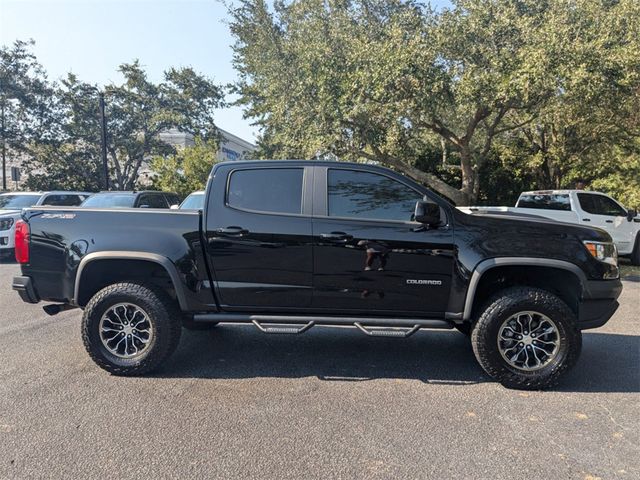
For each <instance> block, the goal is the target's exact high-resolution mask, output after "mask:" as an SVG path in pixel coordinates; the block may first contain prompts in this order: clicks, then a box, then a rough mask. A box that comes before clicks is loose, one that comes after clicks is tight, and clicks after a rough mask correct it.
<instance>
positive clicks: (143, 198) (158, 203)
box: [138, 193, 168, 208]
mask: <svg viewBox="0 0 640 480" xmlns="http://www.w3.org/2000/svg"><path fill="white" fill-rule="evenodd" d="M167 206H168V205H167V201H166V200H165V199H164V195H162V194H161V193H144V194H142V195H140V200H139V201H138V207H144V208H167Z"/></svg>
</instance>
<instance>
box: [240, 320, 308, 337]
mask: <svg viewBox="0 0 640 480" xmlns="http://www.w3.org/2000/svg"><path fill="white" fill-rule="evenodd" d="M251 323H253V324H254V325H255V326H256V327H258V330H260V331H261V332H262V333H290V334H294V335H296V334H299V333H304V332H306V331H307V330H309V329H310V328H311V327H313V326H314V325H315V322H309V323H307V324H306V325H303V326H302V327H299V328H296V327H279V326H276V327H265V326H263V325H262V324H261V323H260V322H258V321H257V320H252V322H251Z"/></svg>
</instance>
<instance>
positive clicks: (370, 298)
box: [13, 161, 622, 389]
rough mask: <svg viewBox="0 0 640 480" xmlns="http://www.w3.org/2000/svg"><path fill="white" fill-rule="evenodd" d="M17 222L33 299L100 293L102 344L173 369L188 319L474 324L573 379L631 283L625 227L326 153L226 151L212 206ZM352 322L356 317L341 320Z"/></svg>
mask: <svg viewBox="0 0 640 480" xmlns="http://www.w3.org/2000/svg"><path fill="white" fill-rule="evenodd" d="M22 217H23V221H20V222H18V224H17V228H16V258H17V260H18V262H19V263H20V264H21V268H22V275H21V276H18V277H15V278H14V280H13V288H14V289H15V290H17V291H18V293H19V294H20V296H21V297H22V299H23V300H24V301H26V302H31V303H36V302H40V301H46V302H55V303H54V304H50V305H47V306H46V307H45V310H46V311H47V312H48V313H49V314H55V313H57V312H59V311H61V310H66V309H69V308H76V307H79V308H82V309H83V310H84V316H83V320H82V336H83V339H84V344H85V346H86V349H87V351H88V352H89V355H90V356H91V358H92V359H93V360H94V361H95V362H96V363H97V364H98V365H99V366H100V367H102V368H104V369H105V370H107V371H109V372H111V373H113V374H116V375H140V374H144V373H147V372H149V371H151V370H152V369H154V368H156V367H158V366H159V365H160V364H161V363H162V362H163V361H164V360H166V359H167V358H168V357H169V356H170V355H171V353H172V352H173V351H174V349H175V348H176V346H177V345H178V342H179V339H180V333H181V329H182V327H186V328H192V329H206V328H210V327H212V326H213V325H215V324H217V323H218V322H225V323H231V324H233V323H235V324H238V323H240V324H242V323H253V324H255V326H256V327H257V328H259V329H260V330H261V331H263V332H265V333H293V334H300V333H303V332H305V331H307V330H309V329H310V328H312V327H315V326H354V327H356V328H358V329H360V330H361V331H362V332H363V333H365V334H367V335H371V336H385V337H389V336H394V337H408V336H409V335H412V334H413V333H415V332H416V331H418V330H420V329H423V328H426V329H453V328H456V329H458V330H459V331H461V332H462V333H464V334H466V335H469V336H470V338H471V343H472V346H473V350H474V352H475V355H476V357H477V359H478V361H479V363H480V365H481V366H482V368H483V369H484V370H485V371H486V372H487V373H488V374H489V375H490V376H492V377H493V378H495V379H497V380H499V381H500V382H501V383H502V384H504V385H505V386H509V387H514V388H524V389H538V388H544V387H548V386H551V385H553V384H555V382H556V381H557V380H558V378H559V377H560V376H561V375H562V374H563V373H564V372H565V371H566V370H567V369H569V368H570V367H571V366H573V365H574V364H575V363H576V361H577V359H578V356H579V354H580V349H581V338H582V337H581V330H584V329H588V328H596V327H599V326H601V325H603V324H604V323H605V322H607V320H608V319H609V318H610V317H611V316H612V315H613V313H614V312H615V310H616V308H617V306H618V303H617V301H616V299H617V298H618V296H619V295H620V292H621V290H622V284H621V282H620V280H619V272H618V266H617V252H616V249H615V246H614V245H613V244H612V242H611V238H610V237H609V235H608V234H607V233H606V232H604V231H602V230H598V229H595V228H585V227H578V226H575V225H568V224H562V223H558V222H553V221H548V220H544V219H536V218H532V217H526V218H518V217H504V216H503V217H500V216H495V217H494V216H491V215H483V216H472V215H467V214H465V213H463V212H461V211H459V210H457V209H456V208H455V207H454V206H452V205H451V204H449V203H448V202H447V201H445V200H443V199H441V198H440V197H438V196H437V195H435V194H433V193H432V192H430V191H429V190H428V189H426V188H425V187H423V186H421V185H419V184H417V183H415V182H413V181H411V180H410V179H408V178H406V177H405V176H403V175H400V174H397V173H394V172H393V171H390V170H387V169H384V168H380V167H376V166H371V165H363V164H350V163H338V162H321V161H252V162H230V163H221V164H218V165H216V166H215V167H214V168H213V171H212V173H211V176H210V179H209V182H208V185H207V191H206V201H205V206H204V209H203V210H202V211H191V212H190V211H167V210H164V211H163V210H154V209H144V210H140V209H108V210H107V209H90V208H84V209H78V208H46V207H37V208H28V209H25V210H24V211H23V212H22ZM337 331H338V332H340V331H341V330H339V329H338V330H337Z"/></svg>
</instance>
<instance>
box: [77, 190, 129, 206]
mask: <svg viewBox="0 0 640 480" xmlns="http://www.w3.org/2000/svg"><path fill="white" fill-rule="evenodd" d="M135 198H136V197H135V195H134V194H132V193H98V194H96V195H92V196H91V197H89V198H87V199H86V200H85V201H84V203H83V204H82V206H83V207H93V208H118V207H126V208H129V207H133V201H134V200H135Z"/></svg>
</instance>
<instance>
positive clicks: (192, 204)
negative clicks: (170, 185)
mask: <svg viewBox="0 0 640 480" xmlns="http://www.w3.org/2000/svg"><path fill="white" fill-rule="evenodd" d="M203 207H204V193H192V194H191V195H189V196H188V197H187V198H186V199H185V200H184V202H182V205H180V208H181V209H185V210H202V208H203Z"/></svg>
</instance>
